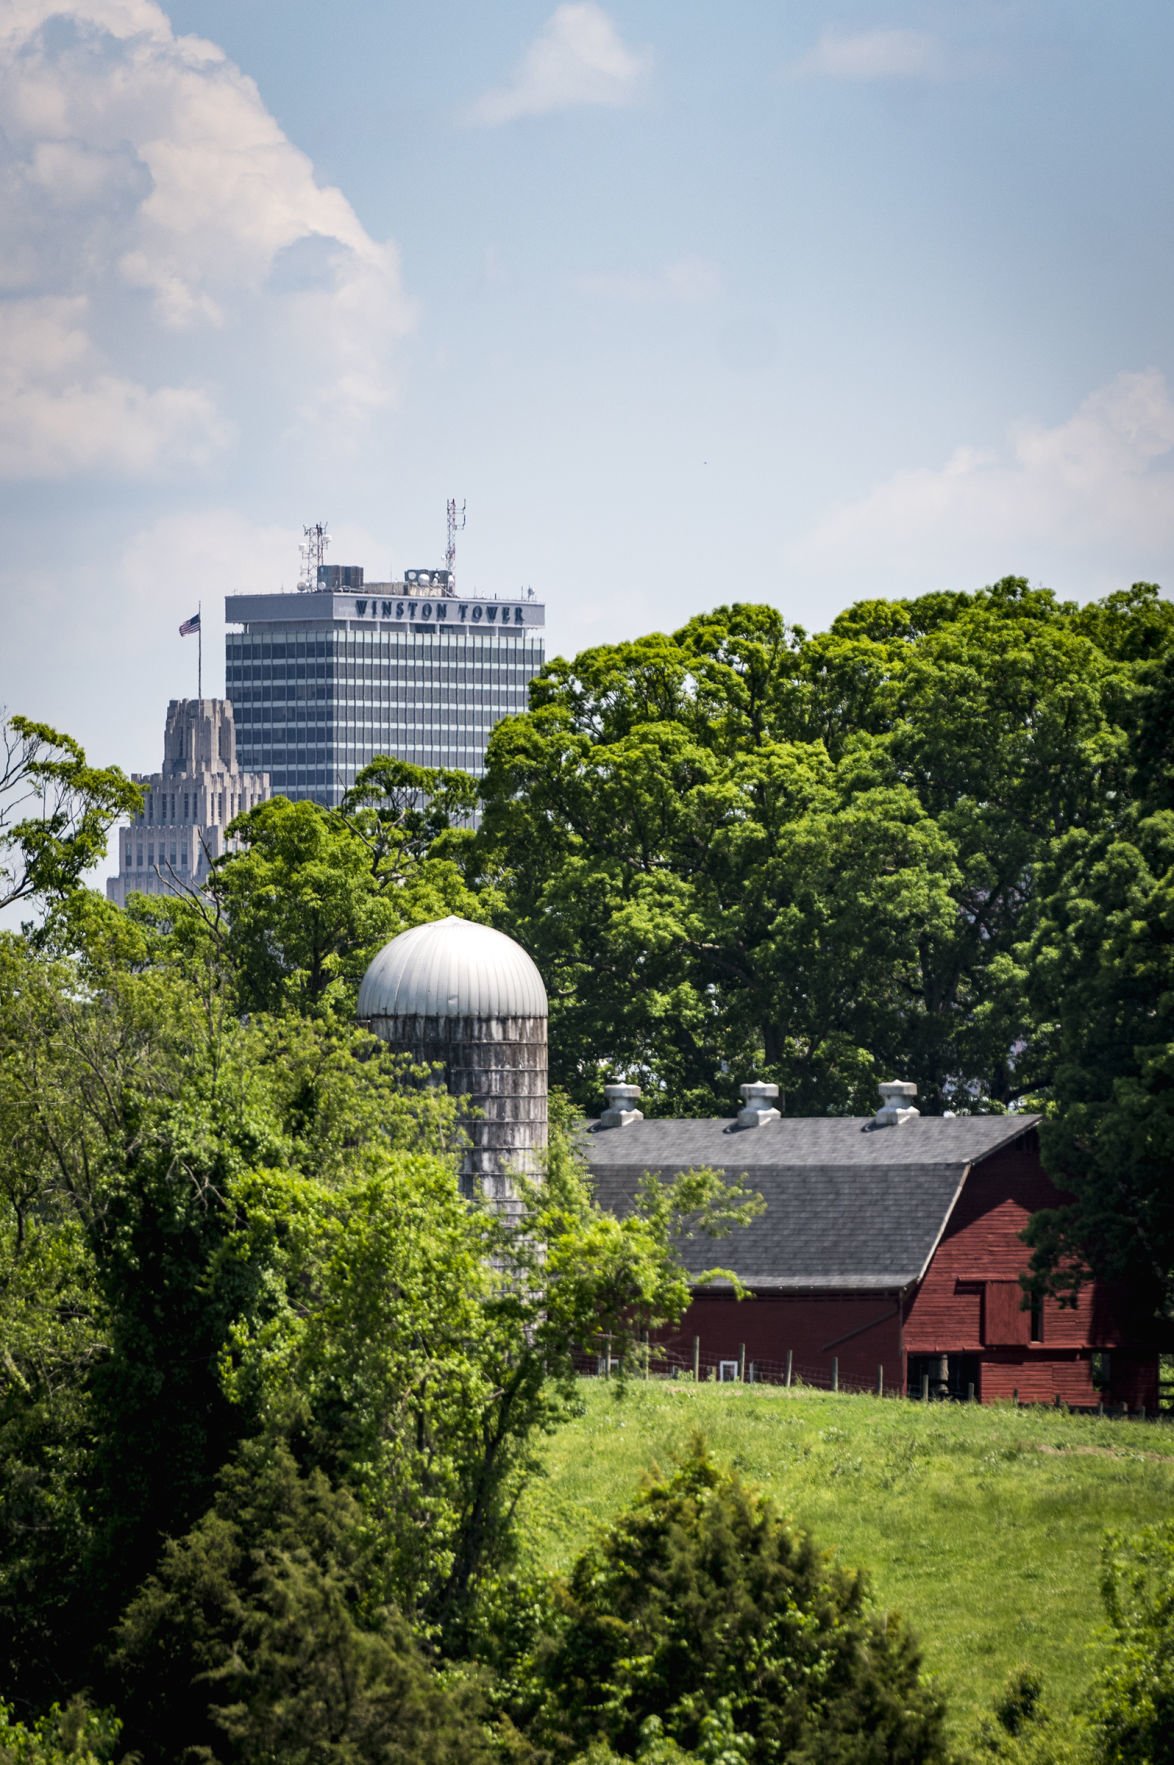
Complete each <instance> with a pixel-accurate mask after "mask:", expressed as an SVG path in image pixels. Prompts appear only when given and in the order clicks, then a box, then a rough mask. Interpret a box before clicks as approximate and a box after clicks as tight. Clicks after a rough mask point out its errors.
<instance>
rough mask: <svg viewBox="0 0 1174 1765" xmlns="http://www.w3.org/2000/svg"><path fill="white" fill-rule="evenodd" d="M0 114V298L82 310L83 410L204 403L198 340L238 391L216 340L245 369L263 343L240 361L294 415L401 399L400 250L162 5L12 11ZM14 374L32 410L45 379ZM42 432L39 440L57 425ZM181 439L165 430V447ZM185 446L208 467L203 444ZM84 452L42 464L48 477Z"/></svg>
mask: <svg viewBox="0 0 1174 1765" xmlns="http://www.w3.org/2000/svg"><path fill="white" fill-rule="evenodd" d="M0 112H2V113H3V114H4V116H5V137H4V140H3V142H2V143H0V212H2V214H3V219H2V220H0V286H2V287H3V288H4V289H6V290H7V291H8V292H9V293H10V294H11V295H13V296H15V297H20V296H22V295H23V296H26V297H34V296H35V297H38V298H43V297H45V296H49V297H51V298H53V299H55V300H58V301H60V300H72V301H75V302H76V301H82V302H84V303H85V304H84V306H78V307H75V308H74V309H73V318H72V321H71V323H72V327H73V329H74V331H79V330H84V329H85V328H86V327H87V326H88V327H89V333H88V335H89V340H90V348H89V349H88V350H85V351H81V352H80V354H79V356H78V360H77V376H78V377H77V379H76V381H75V382H74V383H73V385H72V386H71V388H70V395H71V396H72V397H75V398H76V399H77V400H79V401H80V403H81V404H82V405H83V406H88V404H89V403H91V402H93V401H94V400H97V401H98V402H102V400H109V398H110V397H111V396H112V394H111V383H115V384H117V385H118V386H119V387H121V388H122V389H123V392H124V393H125V396H126V399H127V401H128V403H129V405H131V406H133V407H136V408H137V409H139V410H140V411H141V410H143V409H148V408H155V407H157V408H158V409H160V410H162V409H163V408H164V407H165V406H166V407H168V408H178V407H182V406H183V405H184V404H185V402H186V403H187V404H188V405H191V406H192V408H193V409H195V408H196V407H198V406H200V405H201V402H202V403H203V404H205V405H206V404H208V403H209V401H210V399H211V397H212V391H211V389H210V388H209V386H208V385H206V384H205V385H200V386H192V385H190V384H188V383H187V379H188V371H189V363H190V350H189V349H187V348H185V346H184V343H183V339H184V336H185V334H190V333H193V332H196V333H202V335H203V338H204V340H205V341H204V343H203V344H202V346H201V347H202V355H201V363H202V365H203V364H204V363H207V364H211V365H212V368H213V371H215V368H216V365H217V364H218V363H219V364H220V369H219V371H220V375H221V378H222V381H227V382H230V381H231V367H230V366H226V365H224V362H223V361H222V360H221V357H220V356H218V355H217V354H216V352H215V349H214V348H213V347H212V342H213V340H214V339H215V338H216V336H217V335H218V334H219V335H220V337H221V338H222V340H223V341H222V348H223V349H224V350H226V351H227V350H229V349H230V346H231V344H232V342H233V340H235V342H236V345H237V354H238V355H239V350H240V346H241V339H242V338H244V339H246V340H248V339H250V338H255V339H256V344H255V347H254V346H253V345H252V344H251V343H250V342H248V341H246V342H245V345H244V347H245V349H246V353H247V354H248V355H249V357H250V358H251V359H254V360H257V361H262V360H268V361H270V362H271V364H272V365H271V373H272V378H273V388H272V390H273V399H272V405H273V408H274V409H278V408H279V407H280V405H281V403H282V400H283V398H285V397H286V396H287V395H288V393H287V389H288V387H289V386H291V385H293V386H294V387H295V388H296V393H295V396H296V398H297V400H298V401H299V411H298V413H297V414H300V415H301V416H302V417H303V418H304V417H305V416H306V415H307V413H309V414H310V415H313V416H319V415H321V412H322V409H323V406H324V404H329V403H331V402H332V401H333V400H334V399H336V398H338V399H342V400H344V401H345V404H346V408H347V410H348V413H349V414H350V416H351V418H352V420H353V419H354V417H355V416H357V415H361V414H362V413H363V412H364V411H370V410H371V409H373V408H377V407H379V406H382V405H384V404H386V403H387V402H388V401H389V400H390V398H391V397H392V395H393V392H394V384H395V382H394V365H395V364H394V345H395V344H396V343H397V341H398V340H399V339H400V338H401V337H402V336H403V335H404V333H405V332H406V331H407V330H408V329H410V327H411V325H412V322H413V317H414V313H413V306H412V303H411V302H410V301H409V300H408V298H407V297H406V295H405V293H404V290H403V286H402V281H401V274H400V265H399V258H398V253H397V251H396V248H395V246H394V244H392V243H390V242H380V241H378V240H375V239H373V238H372V237H371V236H370V235H369V234H368V233H367V231H366V229H365V228H364V227H363V225H362V223H361V222H360V220H359V218H358V216H357V215H356V214H355V212H354V210H353V209H352V207H351V205H350V203H349V202H348V201H347V200H346V198H345V196H343V194H342V192H341V191H339V190H337V189H334V188H330V187H322V186H320V185H319V184H318V183H317V181H316V179H315V175H314V168H313V165H312V164H311V162H310V160H309V159H308V158H307V157H306V155H305V154H304V153H302V152H301V151H300V149H298V148H297V147H295V146H294V144H293V143H292V142H291V141H289V140H288V139H287V137H286V136H285V135H284V133H283V132H282V130H281V128H280V126H279V125H278V123H277V122H276V120H275V119H274V117H273V116H272V115H271V114H270V112H269V111H268V110H267V109H266V107H265V104H264V103H263V101H262V99H261V96H260V94H259V93H258V91H257V88H256V86H255V84H254V83H253V81H252V80H250V79H249V78H248V77H247V76H246V75H245V74H243V73H242V72H241V70H240V69H239V68H238V67H236V66H235V65H234V64H233V63H232V62H231V61H230V60H229V59H228V58H227V57H226V56H225V55H224V54H223V53H222V51H221V50H220V49H219V48H217V47H216V45H215V44H213V43H208V42H205V41H203V40H202V39H199V38H196V37H190V36H178V37H177V36H176V35H175V34H174V33H173V31H172V29H171V26H170V23H169V22H168V20H167V18H166V16H165V14H164V13H163V11H162V10H161V8H160V7H159V6H158V5H156V4H154V0H8V6H7V10H6V12H5V14H4V17H3V20H2V21H0ZM306 251H308V252H309V253H310V254H311V256H312V265H311V266H310V268H311V269H312V274H307V265H306V264H302V265H301V271H300V273H299V275H298V276H296V277H295V278H294V279H293V280H292V281H291V279H290V277H289V276H288V274H287V273H286V271H287V268H288V260H289V258H290V255H291V254H294V255H295V256H296V254H297V253H299V252H303V253H305V252H306ZM2 318H3V314H2V313H0V319H2ZM4 329H5V341H4V344H3V345H2V346H0V347H3V348H4V349H5V351H6V353H10V352H11V350H12V347H13V346H12V343H11V341H10V327H9V326H7V325H5V327H4ZM290 356H294V357H296V359H297V361H298V374H297V375H296V376H288V375H287V374H286V373H285V372H284V368H285V361H286V360H288V359H289V357H290ZM282 358H284V359H282ZM228 359H229V360H231V359H232V358H231V357H229V358H228ZM9 373H10V375H11V374H16V375H18V377H19V378H20V379H21V382H22V384H23V386H24V392H25V397H26V399H28V400H31V401H33V402H34V403H35V398H36V388H37V386H38V385H39V384H40V383H41V381H42V380H43V379H44V378H45V377H46V376H45V375H44V374H43V373H42V371H41V368H40V365H39V364H38V363H37V362H36V361H35V360H34V361H32V362H29V361H27V360H25V361H23V362H20V361H16V360H15V359H13V360H12V361H11V362H10V366H9ZM176 380H179V381H181V382H183V383H182V384H169V382H172V381H176ZM231 393H232V387H231V384H228V385H227V386H222V388H221V391H220V394H219V396H220V397H221V399H226V398H230V397H231ZM61 396H62V389H61V388H59V387H58V388H56V389H55V390H54V391H53V392H52V397H53V399H54V400H55V401H56V402H58V403H59V402H60V399H61ZM40 427H41V429H42V431H43V435H44V438H45V440H46V442H47V441H48V438H49V435H50V433H51V432H52V429H53V424H52V422H51V421H50V420H49V419H46V421H45V422H44V423H42V424H41V425H40ZM183 431H184V425H183V424H173V425H172V433H173V440H175V441H177V440H178V437H179V436H180V434H181V433H182V432H183ZM350 432H351V433H353V428H352V430H351V431H350ZM188 433H190V435H191V437H192V441H193V452H192V455H191V459H192V463H194V464H198V463H199V461H200V460H201V459H202V458H203V457H204V456H205V453H206V440H207V437H206V434H205V435H204V436H203V437H201V434H200V426H199V424H190V425H188ZM172 451H173V452H174V451H175V449H174V448H173V450H172ZM115 456H116V457H115V459H114V460H113V461H112V462H110V463H111V464H112V465H113V466H114V468H115V469H123V470H137V469H138V467H137V464H136V461H137V458H138V455H137V451H136V449H135V448H134V447H130V446H128V447H126V448H121V449H119V448H116V449H115ZM85 457H86V450H85V449H84V448H81V449H76V450H72V451H71V450H70V449H69V448H68V447H66V448H65V449H64V450H63V451H62V452H61V453H60V454H59V455H58V456H57V457H56V458H55V459H50V458H49V457H48V456H47V455H43V454H38V453H35V452H34V455H33V458H34V459H42V461H43V464H44V467H45V469H46V470H49V471H51V472H52V471H55V472H61V471H67V470H74V469H78V468H79V467H80V466H81V464H82V462H83V461H84V459H85Z"/></svg>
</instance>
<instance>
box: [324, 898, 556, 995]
mask: <svg viewBox="0 0 1174 1765" xmlns="http://www.w3.org/2000/svg"><path fill="white" fill-rule="evenodd" d="M546 1015H547V1004H546V988H545V987H544V986H543V984H542V976H541V975H540V974H539V972H538V970H537V969H536V968H535V966H534V964H533V962H532V961H531V960H530V958H529V956H527V954H526V952H525V951H524V950H523V949H522V946H521V945H520V944H515V942H514V940H513V939H512V938H507V937H506V935H505V933H504V932H497V931H494V930H493V928H492V926H488V925H475V924H474V923H473V921H472V920H469V919H458V918H457V916H456V915H455V914H450V915H449V917H448V918H447V919H434V920H432V921H431V922H430V923H429V924H428V925H415V926H413V927H412V928H411V930H410V931H406V932H400V934H399V936H398V937H396V938H392V940H391V942H390V944H385V945H384V947H383V949H382V950H380V952H379V954H378V956H376V958H375V960H374V961H373V962H372V964H371V966H370V968H368V970H367V972H366V974H365V975H364V976H363V981H362V985H361V986H360V987H359V1008H358V1016H359V1017H360V1018H361V1019H362V1020H364V1021H370V1020H372V1019H374V1018H385V1017H481V1018H485V1017H490V1018H507V1017H545V1016H546Z"/></svg>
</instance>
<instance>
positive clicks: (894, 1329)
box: [664, 1292, 904, 1391]
mask: <svg viewBox="0 0 1174 1765" xmlns="http://www.w3.org/2000/svg"><path fill="white" fill-rule="evenodd" d="M694 1336H698V1337H700V1339H701V1354H702V1361H703V1365H704V1366H706V1367H707V1368H708V1367H710V1366H712V1364H713V1362H714V1360H716V1359H722V1360H737V1359H738V1357H739V1352H740V1349H741V1346H742V1344H743V1343H744V1344H745V1345H746V1359H747V1361H748V1362H751V1361H753V1362H756V1363H758V1366H759V1368H760V1370H761V1371H762V1373H763V1374H764V1376H768V1377H771V1378H775V1377H778V1376H779V1375H780V1373H781V1371H782V1369H783V1368H784V1367H785V1365H786V1360H787V1350H788V1349H790V1350H791V1353H792V1364H793V1368H794V1375H795V1377H796V1378H802V1379H807V1380H809V1381H811V1382H812V1383H818V1384H821V1385H827V1384H828V1383H829V1382H830V1380H831V1375H832V1359H833V1357H838V1359H839V1363H840V1365H839V1376H840V1383H841V1385H843V1386H845V1387H852V1386H862V1387H865V1388H866V1389H868V1390H870V1391H873V1390H875V1389H876V1377H877V1368H878V1366H883V1367H884V1376H885V1385H886V1388H894V1387H895V1388H900V1386H901V1385H902V1384H903V1380H904V1364H903V1361H902V1357H901V1318H900V1303H899V1301H898V1299H897V1297H896V1296H895V1295H894V1294H889V1293H867V1294H860V1293H810V1294H797V1293H788V1294H778V1293H758V1294H755V1295H754V1296H753V1297H752V1298H749V1299H742V1300H737V1299H735V1298H734V1297H733V1295H732V1294H729V1293H721V1292H716V1293H706V1292H700V1293H696V1294H695V1295H694V1297H693V1302H692V1304H691V1305H690V1307H689V1309H688V1311H687V1312H686V1313H685V1316H684V1318H683V1319H682V1322H681V1325H680V1328H679V1330H677V1331H676V1332H675V1334H674V1335H673V1336H672V1337H671V1338H669V1339H667V1341H666V1342H665V1344H664V1345H665V1347H666V1348H668V1349H669V1350H670V1351H671V1353H672V1356H673V1358H674V1360H675V1361H676V1362H677V1364H679V1365H681V1366H684V1367H686V1368H688V1367H690V1366H691V1365H692V1355H693V1338H694Z"/></svg>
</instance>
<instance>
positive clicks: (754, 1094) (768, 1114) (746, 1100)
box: [738, 1079, 782, 1128]
mask: <svg viewBox="0 0 1174 1765" xmlns="http://www.w3.org/2000/svg"><path fill="white" fill-rule="evenodd" d="M739 1090H740V1091H741V1093H742V1107H741V1109H740V1110H739V1111H738V1126H739V1127H740V1128H760V1127H762V1125H763V1124H764V1122H777V1121H780V1120H781V1119H782V1118H781V1116H780V1114H779V1111H778V1110H777V1109H776V1108H775V1106H774V1100H775V1098H776V1097H777V1096H778V1094H779V1088H778V1086H777V1085H768V1084H766V1083H765V1082H764V1081H763V1080H762V1079H752V1080H751V1082H750V1084H748V1085H740V1086H739Z"/></svg>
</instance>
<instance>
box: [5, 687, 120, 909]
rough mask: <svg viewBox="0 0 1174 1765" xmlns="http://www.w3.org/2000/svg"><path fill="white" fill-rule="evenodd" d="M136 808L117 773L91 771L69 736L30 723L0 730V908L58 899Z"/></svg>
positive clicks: (13, 721)
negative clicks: (33, 899)
mask: <svg viewBox="0 0 1174 1765" xmlns="http://www.w3.org/2000/svg"><path fill="white" fill-rule="evenodd" d="M141 803H142V793H141V792H140V790H139V789H138V787H137V785H133V784H132V783H131V782H130V780H129V779H128V778H126V777H124V775H123V774H122V773H121V772H120V771H119V770H118V768H117V766H107V767H99V766H91V765H89V764H88V762H87V760H86V756H85V754H84V752H83V750H82V748H81V747H80V745H79V744H78V743H77V742H76V741H74V739H73V737H72V736H68V735H62V734H60V732H59V731H58V730H55V729H51V728H50V727H49V725H48V724H47V723H37V722H35V721H34V720H33V719H32V718H31V717H8V718H5V719H4V720H3V722H2V724H0V907H8V906H11V905H12V903H13V902H16V901H25V900H28V899H30V898H31V897H32V896H34V895H37V896H41V897H43V898H45V899H46V900H50V901H52V900H58V899H60V898H61V897H62V896H64V895H66V894H68V893H69V891H70V890H71V889H72V888H74V887H75V886H76V884H77V882H78V879H79V878H80V877H81V875H82V873H83V871H86V870H88V869H89V867H90V866H91V864H96V863H97V861H98V859H99V858H101V857H102V856H103V854H104V853H105V851H106V836H107V834H108V833H109V832H110V829H111V828H112V827H113V825H114V823H115V822H116V821H118V820H119V818H120V817H121V816H123V815H130V814H133V813H134V812H135V811H136V810H137V809H138V808H139V806H140V805H141Z"/></svg>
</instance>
